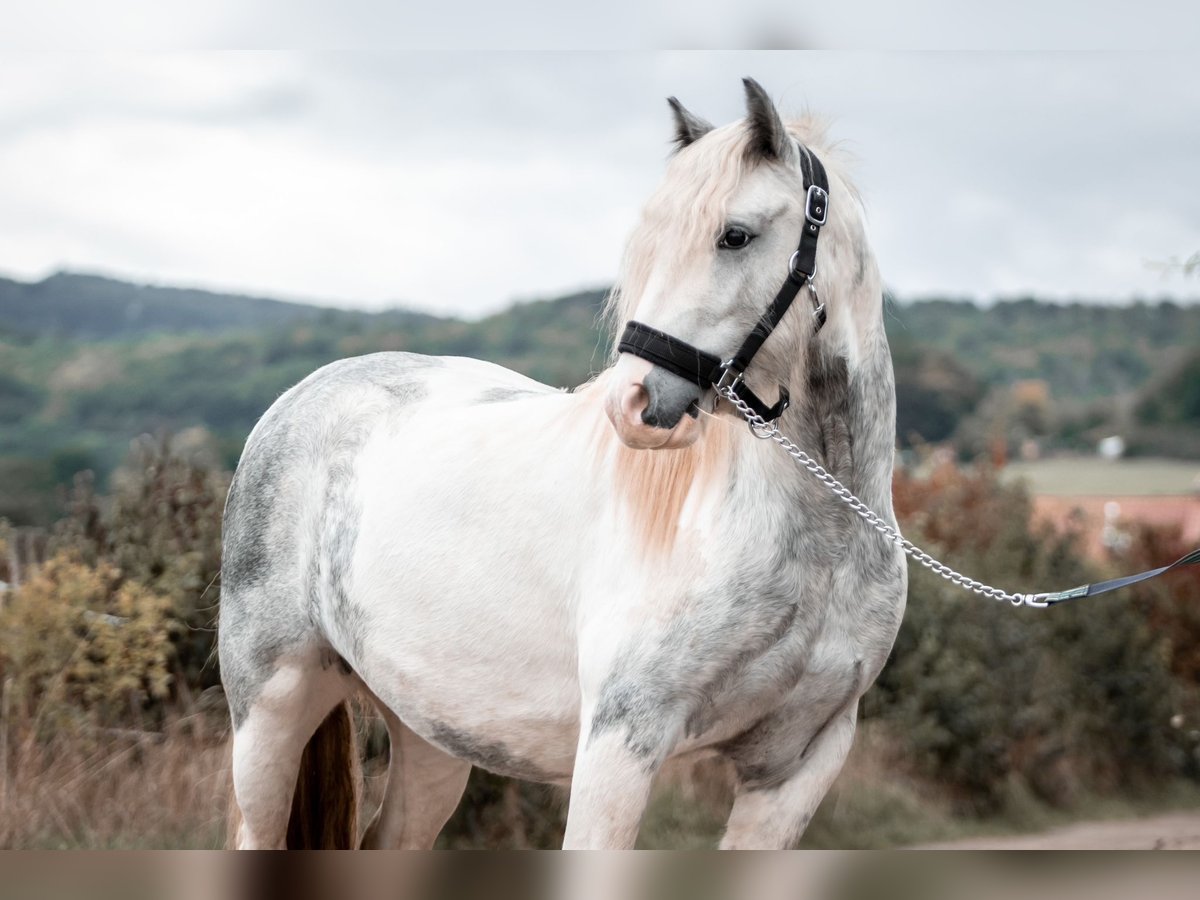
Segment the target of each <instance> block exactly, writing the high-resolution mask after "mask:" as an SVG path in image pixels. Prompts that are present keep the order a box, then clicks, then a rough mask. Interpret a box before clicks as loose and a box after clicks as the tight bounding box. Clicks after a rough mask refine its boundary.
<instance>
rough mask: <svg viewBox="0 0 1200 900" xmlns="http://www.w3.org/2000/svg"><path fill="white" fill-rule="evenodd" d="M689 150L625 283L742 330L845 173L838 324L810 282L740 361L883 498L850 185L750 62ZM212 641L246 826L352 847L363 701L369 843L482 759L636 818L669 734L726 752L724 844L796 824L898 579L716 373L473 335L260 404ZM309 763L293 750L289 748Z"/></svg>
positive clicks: (634, 308) (831, 228) (592, 841)
mask: <svg viewBox="0 0 1200 900" xmlns="http://www.w3.org/2000/svg"><path fill="white" fill-rule="evenodd" d="M746 92H747V100H748V116H747V118H746V119H745V120H742V121H739V122H736V123H733V124H731V125H727V126H725V127H722V128H713V127H712V126H710V125H708V124H707V123H706V122H704V121H703V120H701V119H699V118H697V117H695V116H693V115H692V114H690V113H689V112H687V111H686V110H685V109H683V107H681V106H679V105H678V103H675V102H674V101H672V107H673V109H674V111H675V119H676V130H677V133H676V138H677V144H678V149H677V152H676V153H675V154H674V155H673V157H672V158H671V161H670V163H669V165H668V167H667V173H666V177H665V179H664V181H663V183H662V185H661V187H660V188H659V189H658V191H657V192H656V193H655V194H654V195H653V197H652V198H651V199H650V200H649V202H648V203H647V206H646V208H645V210H644V212H643V215H642V220H641V222H640V224H639V225H638V226H637V228H636V229H635V231H634V233H633V235H632V237H631V239H630V241H629V245H628V249H627V251H626V255H625V259H624V263H623V267H622V274H621V279H620V287H619V289H618V290H616V291H614V293H613V295H612V297H611V300H610V307H611V308H610V312H611V314H612V318H613V321H614V323H615V324H616V325H618V326H623V325H624V323H625V322H627V321H628V320H630V319H634V318H636V319H637V320H638V321H640V322H643V323H647V324H648V325H650V326H652V327H654V328H657V329H660V330H661V331H663V332H666V333H668V334H671V335H676V336H678V337H679V338H680V339H681V340H685V341H687V342H689V343H690V344H693V345H695V346H696V347H702V348H705V349H706V351H708V352H710V353H712V354H715V355H718V356H722V357H723V356H727V355H728V354H729V353H731V352H732V351H733V349H734V348H735V347H736V346H737V345H738V343H739V342H740V340H741V339H742V337H743V336H744V335H745V334H746V333H747V331H749V330H750V328H751V327H752V326H753V325H754V324H755V321H756V320H757V318H758V316H759V314H760V313H761V310H762V309H763V308H764V306H765V305H766V304H767V302H768V301H769V300H770V299H771V297H772V296H773V295H774V294H775V292H776V290H777V288H778V286H779V282H780V280H781V278H783V277H784V275H785V274H786V273H787V271H788V265H789V256H790V255H791V254H792V252H793V250H794V249H795V246H796V240H797V236H798V235H799V234H800V231H801V228H802V227H804V222H805V185H804V182H803V177H802V171H801V159H802V156H803V154H806V153H812V154H815V155H816V156H817V157H818V158H819V159H820V160H821V161H822V162H823V163H824V166H825V169H826V170H827V172H828V177H829V209H828V218H827V221H826V223H825V225H824V228H823V231H822V236H821V242H820V245H819V248H818V250H817V270H818V273H819V275H818V278H819V284H820V289H821V296H822V299H823V300H824V302H825V311H826V314H827V317H828V318H827V322H826V323H825V325H824V327H823V328H821V329H820V330H819V331H815V330H814V328H813V323H812V317H811V314H810V311H809V307H808V305H807V303H804V304H803V308H801V304H797V306H796V308H794V309H793V310H792V311H791V312H789V313H788V314H787V315H786V316H785V317H784V319H783V321H782V322H781V323H780V324H779V326H778V327H777V328H776V330H775V331H774V333H773V334H771V336H770V338H769V339H768V340H767V341H766V343H765V344H764V345H763V347H762V350H761V352H760V353H759V354H758V355H757V357H756V358H755V360H754V363H753V365H752V366H751V367H750V368H749V370H748V371H747V373H746V381H747V383H748V384H749V385H750V386H752V387H753V389H754V390H756V391H758V392H760V394H767V395H769V394H770V393H771V392H772V391H774V390H775V389H776V388H775V386H776V385H781V384H782V385H787V386H788V387H789V388H790V391H791V395H792V405H791V406H790V408H788V409H787V411H786V412H784V413H783V415H782V418H781V419H780V421H779V427H780V429H781V430H782V431H783V432H784V433H786V434H788V435H789V436H791V437H792V438H793V439H794V440H795V441H796V442H797V444H799V445H800V446H801V447H802V448H804V449H805V450H806V451H807V452H808V453H809V454H811V455H812V456H813V457H814V458H816V459H818V460H819V461H820V462H821V463H822V464H823V465H824V466H825V467H826V468H827V469H828V470H829V471H830V472H831V473H832V474H833V475H835V476H836V477H837V478H838V479H840V480H841V481H842V482H843V483H844V484H846V485H847V486H848V487H849V488H850V489H851V490H853V491H854V492H855V494H857V495H858V496H859V497H860V498H862V499H863V500H864V501H865V502H866V503H868V504H869V505H871V506H872V507H874V508H875V509H876V510H878V511H879V512H880V513H881V514H882V515H883V516H884V518H885V519H887V520H888V521H892V522H894V517H893V515H892V507H891V477H892V463H893V443H894V432H895V390H894V386H893V378H892V369H891V359H890V355H889V353H888V346H887V341H886V338H885V336H884V329H883V320H882V299H881V298H882V290H881V283H880V277H879V273H878V270H877V267H876V264H875V260H874V258H873V256H872V253H871V250H870V248H869V247H868V245H867V240H866V236H865V234H864V229H863V213H862V206H861V203H860V201H859V199H858V197H857V195H856V193H855V191H854V188H853V187H852V186H851V185H850V183H849V182H848V181H847V179H846V176H845V175H844V174H843V171H842V167H841V164H840V162H839V160H838V158H837V157H836V155H834V154H833V153H832V152H831V151H830V150H829V149H828V148H827V147H826V146H825V145H824V141H823V138H822V135H821V133H820V131H819V130H818V129H817V128H816V127H815V126H814V125H813V124H812V123H810V122H808V121H798V122H791V123H786V124H785V122H784V121H783V120H782V119H781V118H780V116H779V113H778V112H777V111H776V109H775V107H774V105H773V104H772V103H771V101H770V100H769V99H768V97H767V96H766V94H765V93H764V92H763V90H762V88H761V87H759V86H758V85H757V84H756V83H755V82H753V81H750V80H747V82H746ZM224 553H225V555H224V562H223V567H222V589H221V627H220V657H221V671H222V675H223V679H224V683H225V689H226V692H227V694H228V697H229V703H230V708H231V710H232V714H233V722H234V738H233V767H234V770H233V774H234V785H235V796H236V804H237V810H236V811H237V812H238V813H239V814H240V826H239V827H238V828H237V843H238V846H241V847H282V846H288V845H294V844H299V843H311V844H317V845H325V846H355V845H357V843H358V828H357V825H356V820H355V809H354V806H355V801H354V796H355V791H356V781H355V776H354V775H353V763H354V760H355V754H354V748H353V744H352V740H351V737H352V729H351V727H350V726H351V722H350V719H349V717H348V714H347V712H346V701H347V700H348V699H349V698H351V697H352V696H355V695H358V696H360V697H364V698H367V699H368V700H369V701H370V702H371V703H373V704H374V705H375V707H376V708H377V709H378V710H379V713H380V714H381V715H382V716H383V718H384V719H385V721H386V723H387V727H388V732H389V736H390V740H391V760H390V766H389V772H388V782H387V789H386V795H385V798H384V801H383V804H382V806H381V807H380V809H379V812H378V814H377V815H376V817H375V819H374V821H373V822H372V823H371V824H370V826H369V827H368V828H367V829H366V834H365V838H364V843H365V845H367V846H385V847H429V846H431V845H432V844H433V842H434V840H435V838H436V837H437V835H438V832H439V831H440V830H441V828H442V826H443V825H444V824H445V822H446V819H447V818H448V817H449V815H450V814H451V812H452V811H453V810H454V807H455V805H456V804H457V803H458V800H459V798H460V797H461V795H462V791H463V788H464V786H465V784H466V780H467V775H468V773H469V771H470V768H471V766H472V765H478V766H481V767H483V768H486V769H489V770H491V771H493V772H497V773H500V774H502V775H509V776H514V777H517V778H524V779H531V780H535V781H543V782H550V783H557V784H562V785H569V786H570V811H569V815H568V821H567V834H566V842H565V845H566V846H567V847H595V848H622V847H631V846H633V844H634V842H635V840H636V837H637V831H638V826H639V823H640V820H641V817H642V814H643V812H644V809H645V805H646V802H647V797H648V795H649V791H650V787H651V783H652V781H653V779H654V776H655V773H656V772H657V771H658V770H659V768H660V767H661V766H662V765H663V763H664V762H666V761H667V760H668V759H673V758H678V757H685V756H686V757H695V756H698V755H702V754H719V755H722V756H724V757H726V758H728V759H729V760H731V761H732V762H733V765H734V767H735V769H736V772H737V775H738V783H737V796H736V800H735V802H734V806H733V811H732V814H731V816H730V819H729V823H728V827H727V829H726V832H725V836H724V839H723V841H722V846H726V847H761V848H782V847H789V846H792V845H793V844H794V843H795V842H796V841H797V840H798V839H799V838H800V836H801V835H802V833H803V832H804V829H805V827H806V825H807V823H808V822H809V819H810V818H811V816H812V815H813V812H814V811H815V810H816V808H817V805H818V803H819V802H820V801H821V798H822V797H823V796H824V794H825V793H826V791H827V790H828V789H829V786H830V784H831V783H832V782H833V780H834V778H835V777H836V775H837V773H838V771H839V770H840V768H841V766H842V763H843V761H844V759H845V756H846V753H847V751H848V750H849V748H850V745H851V742H852V739H853V734H854V729H855V720H856V712H857V708H858V702H859V698H860V697H861V696H862V694H863V692H864V691H865V690H866V689H867V688H868V687H869V686H870V684H871V683H872V681H873V680H874V679H875V677H876V675H877V674H878V672H879V670H880V668H881V667H882V666H883V664H884V661H885V659H886V658H887V655H888V652H889V650H890V648H891V646H892V642H893V640H894V638H895V635H896V631H897V628H898V627H899V624H900V619H901V616H902V614H903V609H904V598H905V589H906V569H905V565H904V562H903V557H902V555H901V552H900V551H899V549H898V548H896V547H895V546H894V545H892V544H890V543H888V542H886V541H884V540H881V539H880V537H879V536H878V535H877V534H876V533H875V532H874V531H872V530H870V529H868V528H864V527H863V526H862V523H860V522H858V521H857V520H856V519H855V518H854V515H853V513H852V512H850V511H849V510H848V509H847V508H846V507H845V506H844V505H842V504H840V503H839V502H838V501H837V499H836V498H834V497H833V496H832V495H830V494H829V493H828V492H827V491H826V490H825V489H824V488H823V487H822V486H821V485H820V484H818V483H817V482H816V481H815V480H814V479H813V478H812V477H811V476H810V475H809V474H808V473H807V472H804V471H802V470H801V469H799V468H798V467H796V466H795V465H793V464H792V462H791V460H790V459H789V458H788V457H787V456H785V455H784V454H783V453H781V452H779V450H778V448H776V447H775V446H774V444H772V443H770V442H764V441H759V440H757V439H755V437H754V436H753V435H752V434H751V433H750V431H749V430H748V429H747V428H746V427H745V424H744V423H743V422H742V421H741V420H740V419H739V418H738V417H737V416H736V415H735V413H734V411H733V410H732V409H731V408H730V407H729V406H728V404H726V403H723V402H722V403H714V397H713V393H712V391H711V389H705V388H702V387H698V386H697V385H696V384H694V383H692V382H690V381H688V380H686V379H684V378H681V377H680V376H679V375H677V374H674V373H672V372H670V371H667V370H666V369H664V368H661V367H659V366H655V365H653V364H651V363H649V362H647V361H645V360H643V359H640V358H638V357H636V356H631V355H629V354H621V355H620V356H619V357H618V358H616V359H615V361H614V364H613V365H612V366H611V367H609V368H608V369H606V370H605V371H604V372H603V373H601V374H600V375H599V376H598V377H597V378H595V379H594V380H593V381H592V382H590V383H589V384H587V385H584V386H583V387H581V388H579V389H577V390H576V391H574V392H572V393H563V392H560V391H556V390H552V389H550V388H548V387H546V386H544V385H541V384H538V383H536V382H534V381H531V380H529V379H527V378H524V377H523V376H521V375H518V374H515V373H513V372H511V371H508V370H506V369H503V368H500V367H498V366H493V365H490V364H487V363H483V362H479V361H476V360H468V359H448V358H431V357H424V356H418V355H413V354H406V353H381V354H375V355H372V356H365V357H361V358H357V359H349V360H343V361H341V362H338V363H334V364H332V365H330V366H327V367H325V368H323V369H321V370H320V371H318V372H316V373H314V374H313V375H311V376H309V377H308V378H307V379H305V380H304V381H303V382H301V383H300V384H298V385H297V386H296V387H294V388H292V389H291V390H290V391H288V392H287V393H286V394H285V395H284V396H283V397H281V398H280V399H279V400H278V401H277V402H276V403H275V404H274V405H273V406H272V407H271V409H270V410H268V411H267V413H266V415H264V416H263V418H262V420H261V421H260V422H259V423H258V425H257V426H256V427H255V429H254V432H253V433H252V434H251V436H250V439H249V441H248V442H247V445H246V449H245V452H244V454H243V456H242V460H241V463H240V464H239V466H238V471H237V474H236V477H235V479H234V483H233V487H232V488H231V490H230V494H229V501H228V505H227V508H226V513H225V544H224ZM298 776H299V777H298Z"/></svg>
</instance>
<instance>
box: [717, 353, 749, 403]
mask: <svg viewBox="0 0 1200 900" xmlns="http://www.w3.org/2000/svg"><path fill="white" fill-rule="evenodd" d="M744 374H745V373H744V372H739V371H738V370H737V369H735V368H734V367H733V360H732V359H727V360H725V362H723V363H721V377H720V378H718V379H717V382H716V384H714V385H713V390H714V391H715V394H714V395H713V403H712V410H711V412H716V411H717V406H718V405H719V404H720V402H721V399H722V397H721V394H722V392H723V391H732V390H735V389H736V388H737V386H738V385H739V384H741V383H742V376H743V375H744Z"/></svg>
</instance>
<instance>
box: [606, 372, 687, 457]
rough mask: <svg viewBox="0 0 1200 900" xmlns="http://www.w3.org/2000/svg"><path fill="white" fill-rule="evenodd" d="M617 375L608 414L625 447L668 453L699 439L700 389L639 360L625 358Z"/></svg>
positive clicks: (607, 409) (611, 390)
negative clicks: (665, 451) (698, 405)
mask: <svg viewBox="0 0 1200 900" xmlns="http://www.w3.org/2000/svg"><path fill="white" fill-rule="evenodd" d="M614 374H615V375H616V377H615V378H614V379H613V384H612V387H611V388H610V390H609V394H608V397H607V398H606V401H605V412H607V413H608V418H609V421H611V422H612V425H613V428H614V429H615V430H616V432H617V436H618V437H620V439H621V441H622V442H623V443H624V444H625V445H626V446H628V447H632V448H633V449H635V450H668V449H675V448H680V447H687V446H689V445H690V444H692V443H694V442H695V440H696V439H697V438H698V437H699V436H700V430H701V427H702V426H701V423H700V421H699V419H698V417H699V411H698V407H697V404H698V401H699V400H700V397H701V395H702V393H703V391H701V389H700V388H699V387H697V386H696V385H694V384H690V383H688V382H687V381H685V380H684V379H682V378H680V377H679V376H677V375H673V374H671V373H670V372H667V371H665V370H663V369H660V368H658V367H657V366H652V365H650V364H649V363H647V362H645V361H644V360H640V359H636V358H629V357H622V359H621V361H620V362H619V363H618V364H617V366H616V367H615V370H614Z"/></svg>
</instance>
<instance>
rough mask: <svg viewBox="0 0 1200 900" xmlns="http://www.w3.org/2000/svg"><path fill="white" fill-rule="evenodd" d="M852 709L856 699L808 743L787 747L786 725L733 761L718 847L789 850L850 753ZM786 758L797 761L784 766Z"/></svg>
mask: <svg viewBox="0 0 1200 900" xmlns="http://www.w3.org/2000/svg"><path fill="white" fill-rule="evenodd" d="M857 713H858V702H857V701H855V702H854V703H851V704H850V706H848V707H847V708H845V709H843V710H841V711H840V712H838V713H836V714H835V715H834V716H833V718H831V719H830V720H829V721H828V722H826V723H825V725H824V727H823V728H821V730H820V731H819V732H818V733H817V734H816V736H815V737H813V738H812V739H811V740H810V741H809V743H808V745H807V746H802V747H796V746H795V745H794V744H792V745H790V746H789V744H788V741H789V737H790V735H789V734H788V731H789V730H788V729H786V728H781V729H779V731H778V732H777V733H776V734H765V735H762V736H761V737H762V738H763V739H762V741H761V743H759V744H758V746H756V747H755V748H754V752H753V753H747V754H746V755H745V756H743V758H741V759H735V760H734V762H735V765H736V766H737V768H738V773H739V785H738V790H737V796H736V799H735V800H734V803H733V811H732V812H731V813H730V815H729V822H728V823H727V825H726V828H725V837H724V838H723V839H722V840H721V849H722V850H788V849H791V848H793V847H795V846H796V844H798V843H799V842H800V838H802V837H803V836H804V830H805V829H806V828H807V827H808V823H809V822H811V821H812V817H813V815H814V814H815V813H816V811H817V807H818V806H819V805H820V803H821V800H822V799H823V798H824V797H825V794H826V793H828V791H829V789H830V787H832V786H833V782H834V780H835V779H836V778H837V775H838V772H840V771H841V769H842V764H843V763H844V762H845V761H846V754H847V753H849V752H850V745H851V744H852V743H853V741H854V727H855V721H856V718H857ZM789 756H791V758H792V759H795V760H796V763H797V764H796V765H794V766H788V763H787V759H788V757H789Z"/></svg>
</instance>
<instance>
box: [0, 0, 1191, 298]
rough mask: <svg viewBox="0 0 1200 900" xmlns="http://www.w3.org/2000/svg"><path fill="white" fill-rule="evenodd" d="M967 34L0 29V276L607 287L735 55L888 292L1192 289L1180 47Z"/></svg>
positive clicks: (218, 284)
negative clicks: (472, 38)
mask: <svg viewBox="0 0 1200 900" xmlns="http://www.w3.org/2000/svg"><path fill="white" fill-rule="evenodd" d="M216 5H217V6H218V7H220V6H221V4H216ZM25 7H27V8H33V5H30V4H25ZM1105 7H1106V5H1105V4H1100V5H1099V6H1098V9H1103V8H1105ZM39 8H40V7H39ZM764 21H766V20H764ZM1005 27H1011V23H1010V26H1005ZM980 33H981V34H984V35H986V34H987V33H988V32H986V31H984V32H980ZM360 36H361V31H360ZM789 40H794V39H793V38H789ZM343 43H344V42H343ZM368 43H369V42H368ZM697 43H703V42H702V41H699V40H698V41H697ZM976 43H977V44H980V46H976V47H975V48H974V49H972V50H970V51H965V52H951V53H945V52H942V53H929V52H918V51H903V52H900V51H880V50H873V51H857V52H850V51H839V50H831V51H792V52H737V53H715V52H708V51H697V52H676V53H661V52H655V53H651V52H623V53H614V52H591V53H516V52H510V53H504V52H477V51H471V52H467V51H446V52H434V51H429V52H406V53H397V52H389V51H386V50H383V49H380V48H375V47H371V46H357V47H354V48H350V49H347V48H345V47H343V48H342V49H341V50H335V51H330V50H327V51H318V50H308V51H304V50H301V51H289V52H262V51H259V50H253V49H246V50H239V51H231V52H212V51H206V50H202V49H192V50H189V51H173V52H146V51H143V50H135V49H125V50H115V51H111V52H108V53H105V54H99V53H95V52H45V51H36V52H34V51H22V50H6V51H3V50H0V273H3V274H6V275H9V276H13V277H19V278H26V279H32V278H40V277H43V276H44V275H46V274H48V273H50V272H52V271H54V270H57V269H60V268H69V269H75V270H85V271H98V272H104V273H111V274H114V275H117V276H120V277H127V278H133V279H138V280H145V281H151V282H156V283H164V284H186V285H201V286H209V287H214V288H219V289H233V290H238V291H244V292H250V293H258V294H264V295H268V296H278V297H285V298H293V299H301V300H313V301H319V302H328V303H332V304H337V305H344V306H353V307H360V308H368V309H378V308H381V307H385V306H392V305H405V306H413V307H417V308H421V309H427V310H435V311H443V312H454V313H459V314H466V315H478V314H481V313H484V312H487V311H491V310H495V309H498V308H500V307H503V306H505V305H507V304H508V303H510V302H512V301H513V300H514V299H521V298H531V297H537V296H548V295H553V294H556V293H560V292H563V291H567V290H572V289H575V288H580V287H591V286H600V285H606V284H608V283H609V281H610V280H611V279H612V277H613V274H614V272H615V270H616V265H617V261H618V257H619V255H620V251H621V246H622V243H623V239H624V236H625V234H626V233H627V232H628V230H629V229H630V228H631V226H632V224H633V222H634V219H635V216H636V214H637V210H638V208H639V206H640V204H641V202H642V201H643V200H644V198H645V197H646V196H647V195H648V194H649V192H650V191H651V189H652V188H653V186H654V185H655V183H656V182H657V180H658V178H659V176H660V174H661V172H662V167H663V161H664V159H665V157H666V154H667V150H668V138H669V136H670V118H669V115H668V109H667V105H666V103H665V102H664V98H665V97H666V96H667V95H669V94H675V95H678V96H679V97H680V99H681V100H683V101H684V103H685V104H687V105H688V106H689V107H690V108H691V109H693V110H694V111H696V112H697V113H699V114H701V115H703V116H705V117H706V118H708V119H710V120H712V121H714V122H717V123H723V122H726V121H729V120H731V119H733V118H736V117H738V116H739V115H741V112H742V107H741V103H742V92H741V84H740V78H741V77H742V76H743V75H753V76H754V77H756V78H758V79H759V80H760V81H761V82H762V83H763V84H764V85H765V86H766V87H767V89H768V90H769V91H770V92H771V93H772V94H773V96H775V97H776V99H777V101H778V102H779V105H780V106H781V108H783V109H784V110H791V111H795V112H801V111H806V110H811V111H814V112H817V113H819V114H822V115H823V116H826V117H827V118H829V119H830V120H831V121H832V122H833V133H834V135H835V137H837V138H839V139H841V140H842V141H843V142H844V143H845V145H846V146H847V147H848V148H849V149H850V150H851V151H852V152H853V153H854V154H855V155H856V156H857V158H858V160H859V162H858V164H857V167H856V170H855V173H856V180H857V181H858V183H859V185H860V187H861V188H862V190H863V192H864V194H865V195H866V198H867V203H868V212H869V216H870V231H871V237H872V241H873V244H874V247H875V250H876V253H877V255H878V257H879V260H880V265H881V267H882V270H883V272H884V277H885V280H886V281H887V283H888V284H889V285H890V286H891V287H892V289H893V290H894V291H895V292H896V293H897V294H898V295H900V296H901V297H914V296H920V295H926V294H933V293H937V294H949V295H962V296H971V297H975V298H979V299H982V300H990V299H994V298H996V297H1003V296H1012V295H1016V294H1020V293H1024V292H1033V293H1036V294H1038V295H1042V296H1048V297H1055V298H1082V299H1096V300H1104V301H1112V300H1124V299H1128V298H1130V297H1132V296H1147V297H1157V296H1160V295H1175V296H1181V297H1194V296H1196V295H1198V294H1200V280H1197V279H1192V280H1188V279H1186V278H1184V277H1183V276H1182V275H1180V274H1179V273H1167V274H1164V273H1163V272H1161V271H1159V270H1158V269H1157V268H1155V267H1154V266H1153V263H1155V262H1158V261H1166V260H1169V259H1171V258H1178V259H1184V258H1187V257H1188V256H1190V255H1191V254H1192V253H1194V252H1196V251H1197V250H1200V54H1197V53H1196V52H1195V50H1194V49H1192V50H1190V51H1189V50H1186V49H1181V47H1182V46H1183V44H1180V45H1179V46H1167V47H1166V49H1164V50H1159V51H1157V52H1150V51H1146V50H1140V51H1133V52H1131V51H1124V50H1117V49H1112V48H1111V47H1105V48H1101V49H1093V50H1091V51H1089V52H1081V51H1078V50H1074V51H1055V50H1047V49H1045V48H1039V49H1034V50H1032V51H1027V52H1012V51H1009V50H1002V49H996V47H994V46H990V45H989V44H988V42H987V40H983V41H977V42H976ZM1176 43H1177V44H1179V42H1178V41H1177V42H1176Z"/></svg>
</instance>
